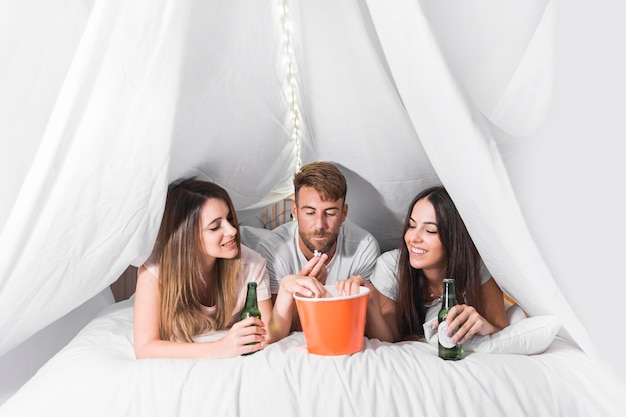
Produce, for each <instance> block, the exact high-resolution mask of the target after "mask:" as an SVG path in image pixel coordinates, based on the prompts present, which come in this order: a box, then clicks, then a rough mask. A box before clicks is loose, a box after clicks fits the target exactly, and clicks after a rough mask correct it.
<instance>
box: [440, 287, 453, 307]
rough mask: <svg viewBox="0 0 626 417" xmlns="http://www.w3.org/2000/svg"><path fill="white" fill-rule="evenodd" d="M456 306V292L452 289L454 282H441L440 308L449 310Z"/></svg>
mask: <svg viewBox="0 0 626 417" xmlns="http://www.w3.org/2000/svg"><path fill="white" fill-rule="evenodd" d="M454 305H456V291H455V288H454V280H444V281H443V296H442V297H441V307H442V308H445V309H449V308H451V307H452V306H454Z"/></svg>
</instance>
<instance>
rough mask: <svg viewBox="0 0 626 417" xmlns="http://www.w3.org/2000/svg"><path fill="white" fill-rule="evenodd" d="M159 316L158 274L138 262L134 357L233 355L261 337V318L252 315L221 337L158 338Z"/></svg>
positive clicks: (248, 349)
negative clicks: (190, 340) (208, 339)
mask: <svg viewBox="0 0 626 417" xmlns="http://www.w3.org/2000/svg"><path fill="white" fill-rule="evenodd" d="M159 320H160V295H159V285H158V278H157V277H155V276H154V275H153V274H152V273H150V271H148V270H147V269H146V268H145V267H144V266H142V267H140V268H139V271H138V276H137V289H136V291H135V308H134V326H133V332H134V346H135V356H136V357H137V359H143V358H226V357H233V356H238V355H241V354H243V353H249V352H254V351H256V350H259V349H261V348H262V347H263V344H262V343H258V344H253V345H246V343H252V342H264V340H265V333H266V331H265V327H264V324H263V322H262V321H261V320H258V319H256V318H253V317H251V318H248V319H246V320H243V321H240V322H238V323H235V325H233V327H232V328H231V329H230V330H229V331H228V333H227V334H226V335H225V336H224V337H223V338H222V339H219V340H216V341H211V342H203V343H186V342H172V341H168V340H161V337H160V330H159ZM255 325H256V326H255ZM257 326H259V327H257Z"/></svg>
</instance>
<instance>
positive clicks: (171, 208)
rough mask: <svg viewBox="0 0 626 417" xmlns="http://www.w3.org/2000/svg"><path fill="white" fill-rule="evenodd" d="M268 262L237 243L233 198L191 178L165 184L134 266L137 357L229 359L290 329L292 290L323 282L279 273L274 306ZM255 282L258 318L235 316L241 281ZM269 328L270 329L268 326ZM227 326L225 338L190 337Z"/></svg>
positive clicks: (241, 300)
mask: <svg viewBox="0 0 626 417" xmlns="http://www.w3.org/2000/svg"><path fill="white" fill-rule="evenodd" d="M268 280H269V278H268V274H267V270H266V262H265V259H264V258H263V257H261V255H259V254H258V253H256V252H255V251H254V250H252V249H250V248H248V247H246V246H244V245H242V244H241V240H240V235H239V225H238V222H237V215H236V213H235V208H234V206H233V203H232V201H231V199H230V197H229V195H228V193H227V192H226V190H224V189H223V188H222V187H220V186H219V185H217V184H214V183H211V182H206V181H199V180H195V179H193V178H191V179H183V180H179V181H176V182H174V183H172V184H171V185H170V186H169V188H168V193H167V199H166V203H165V210H164V213H163V219H162V222H161V227H160V229H159V233H158V235H157V240H156V244H155V248H154V250H153V253H152V255H151V256H150V258H149V259H148V260H147V261H146V262H145V263H144V265H142V266H141V267H140V268H139V270H138V276H137V288H136V292H135V301H134V302H135V310H134V345H135V355H136V356H137V358H148V357H176V358H199V357H215V358H219V357H231V356H237V355H241V354H246V353H251V352H255V351H257V350H260V349H262V348H263V346H265V345H266V344H267V343H271V342H273V341H276V340H278V339H280V338H282V337H284V336H286V335H287V334H288V333H289V325H290V324H291V321H290V319H284V317H282V315H283V314H284V311H290V310H291V308H292V304H293V293H294V292H299V293H303V294H307V295H311V296H319V295H321V294H322V293H323V291H324V289H323V287H322V286H321V285H320V284H319V283H317V281H316V280H314V279H312V278H308V277H299V276H295V275H292V276H289V277H285V279H283V281H285V282H284V284H283V285H281V288H280V291H279V294H278V298H277V300H276V309H275V310H276V313H275V314H273V311H272V309H273V308H272V301H271V299H270V293H269V287H268ZM248 282H256V284H257V299H258V306H259V310H260V311H261V317H262V319H261V320H259V319H257V318H254V317H250V318H246V319H244V320H242V321H238V318H239V313H240V311H241V310H242V308H243V306H244V304H245V299H246V292H247V283H248ZM270 329H271V330H270ZM217 330H227V332H226V334H225V335H224V337H222V338H221V339H218V340H213V341H208V342H194V339H195V338H196V337H198V336H202V335H206V334H208V333H211V332H214V331H217Z"/></svg>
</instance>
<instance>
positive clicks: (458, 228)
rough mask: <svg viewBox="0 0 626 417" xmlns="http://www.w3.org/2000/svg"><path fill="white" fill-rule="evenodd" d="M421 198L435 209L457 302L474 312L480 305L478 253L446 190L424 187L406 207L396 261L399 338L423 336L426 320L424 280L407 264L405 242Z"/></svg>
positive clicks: (437, 187)
mask: <svg viewBox="0 0 626 417" xmlns="http://www.w3.org/2000/svg"><path fill="white" fill-rule="evenodd" d="M424 198H425V199H427V200H428V201H430V203H431V204H432V205H433V207H434V209H435V217H436V219H435V220H436V221H437V231H438V234H439V239H440V240H441V245H442V246H443V248H444V251H445V253H446V255H447V266H446V271H445V276H446V277H448V278H454V279H455V280H456V296H457V301H458V302H459V304H468V305H472V306H474V308H476V309H477V310H478V309H479V308H480V305H481V304H480V291H479V289H480V285H481V283H480V272H481V271H480V270H481V260H480V255H479V253H478V250H477V249H476V246H475V245H474V242H473V241H472V238H471V237H470V235H469V232H468V231H467V228H466V227H465V223H463V220H462V219H461V216H460V215H459V212H458V211H457V209H456V206H455V205H454V202H453V201H452V199H451V198H450V195H449V194H448V192H447V191H446V189H445V188H444V187H442V186H434V187H430V188H427V189H425V190H423V191H422V192H420V193H419V194H418V195H417V196H416V197H415V198H414V199H413V201H412V202H411V204H410V205H409V210H408V212H407V215H406V218H405V221H404V227H403V231H402V241H401V245H400V259H399V261H398V290H399V291H398V294H399V296H398V318H399V321H400V326H399V327H400V337H401V338H406V337H408V336H414V335H417V336H423V334H424V329H423V327H422V323H424V321H425V320H426V307H425V294H426V289H425V285H426V282H425V279H426V278H425V277H424V273H423V271H422V270H421V269H415V268H413V267H412V266H411V264H410V263H409V251H408V248H407V245H406V243H405V242H404V235H405V234H406V231H407V230H408V228H409V219H410V217H411V212H412V211H413V207H414V206H415V204H416V203H417V202H418V201H419V200H422V199H424ZM479 313H480V311H479Z"/></svg>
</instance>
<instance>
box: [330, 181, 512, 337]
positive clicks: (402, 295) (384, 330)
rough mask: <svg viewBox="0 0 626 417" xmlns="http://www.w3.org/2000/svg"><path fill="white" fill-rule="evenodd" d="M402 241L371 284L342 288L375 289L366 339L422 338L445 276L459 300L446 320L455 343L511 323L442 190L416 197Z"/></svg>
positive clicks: (343, 288) (379, 266)
mask: <svg viewBox="0 0 626 417" xmlns="http://www.w3.org/2000/svg"><path fill="white" fill-rule="evenodd" d="M403 237H404V239H403V242H402V244H401V246H400V248H399V249H396V250H393V251H389V252H385V253H384V254H382V255H381V256H380V257H379V259H378V261H377V264H376V269H375V271H374V274H373V275H372V280H371V281H372V282H371V283H369V282H366V281H364V280H360V279H358V277H355V278H351V279H349V280H347V281H343V282H342V283H340V284H339V287H340V289H341V291H344V292H347V293H350V292H356V289H357V287H358V286H359V285H365V286H368V287H369V288H370V290H372V294H373V295H372V296H371V297H370V301H369V305H368V309H367V321H366V334H367V336H368V337H373V338H378V339H380V340H384V341H390V342H395V341H399V340H405V339H413V338H421V337H422V336H423V334H424V330H423V323H424V322H425V319H426V311H427V309H429V308H436V309H439V305H440V301H441V296H442V293H443V279H444V278H454V279H455V281H456V295H457V300H458V302H459V304H458V305H456V306H454V307H453V308H452V309H451V310H450V312H449V313H448V316H447V319H446V320H447V321H448V325H449V327H448V332H449V334H454V336H453V339H452V341H453V343H455V344H461V343H463V342H465V341H467V340H469V338H471V337H472V336H473V335H474V334H478V335H489V334H492V333H495V332H497V331H499V330H501V329H502V328H504V327H506V326H507V325H508V321H507V318H506V314H505V308H504V297H503V293H502V290H501V289H500V287H499V286H498V284H497V283H496V282H495V280H494V279H493V278H492V277H491V274H490V273H489V271H488V270H487V268H486V267H485V265H484V263H483V261H482V259H481V258H480V255H479V254H478V250H477V249H476V246H475V245H474V242H473V241H472V239H471V237H470V235H469V233H468V231H467V229H466V227H465V224H464V223H463V220H462V219H461V216H460V215H459V213H458V211H457V209H456V206H455V205H454V202H453V201H452V199H451V198H450V195H449V194H448V192H447V191H446V189H445V188H444V187H442V186H435V187H431V188H428V189H426V190H423V191H422V192H421V193H419V194H418V195H417V196H416V197H415V198H414V199H413V201H412V202H411V204H410V205H409V210H408V213H407V216H406V219H405V222H404V228H403ZM457 329H458V330H457ZM455 331H456V333H454V332H455Z"/></svg>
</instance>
